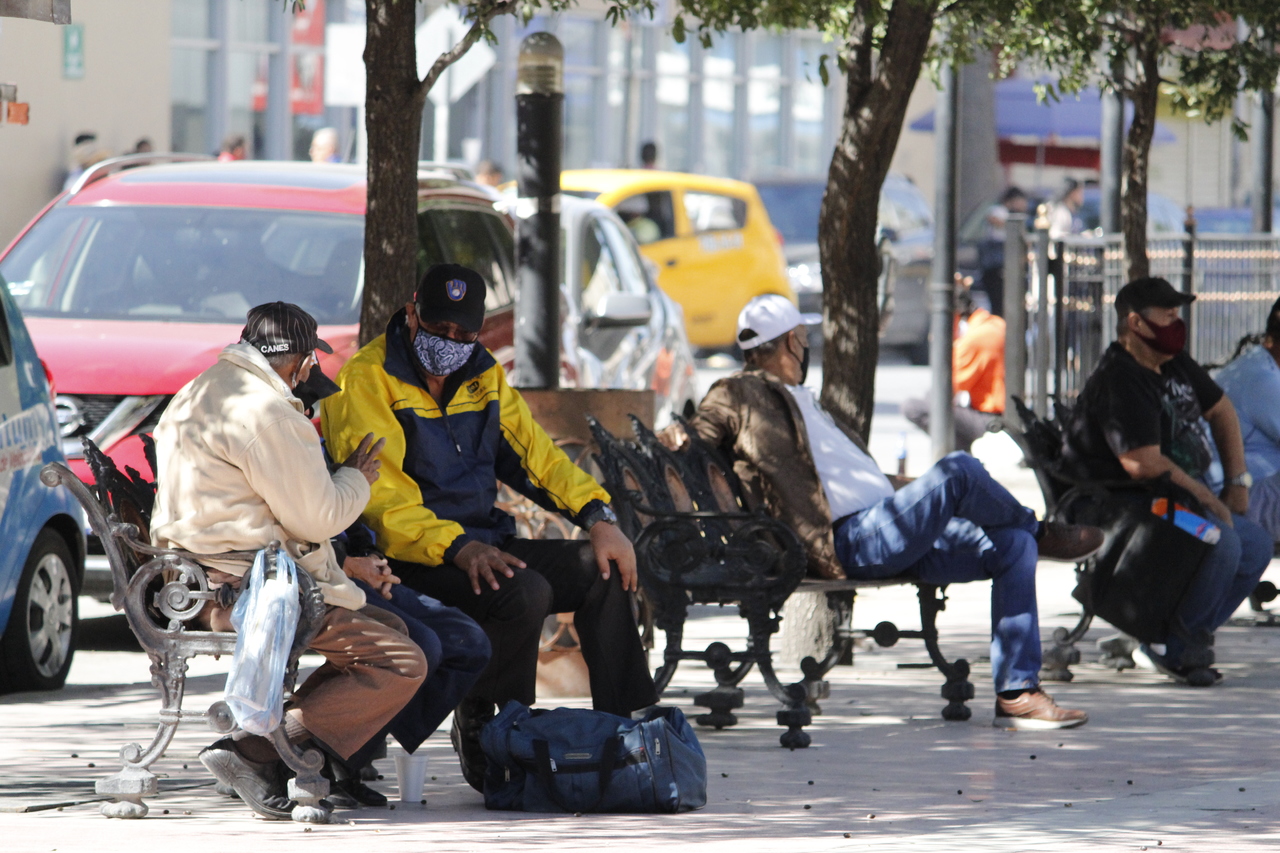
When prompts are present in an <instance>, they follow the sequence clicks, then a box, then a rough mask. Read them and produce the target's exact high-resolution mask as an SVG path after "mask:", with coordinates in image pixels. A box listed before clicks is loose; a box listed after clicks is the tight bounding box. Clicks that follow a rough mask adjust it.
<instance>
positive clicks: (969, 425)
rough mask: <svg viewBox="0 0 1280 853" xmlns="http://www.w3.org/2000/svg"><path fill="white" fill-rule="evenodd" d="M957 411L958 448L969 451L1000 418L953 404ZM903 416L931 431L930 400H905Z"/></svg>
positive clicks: (926, 430)
mask: <svg viewBox="0 0 1280 853" xmlns="http://www.w3.org/2000/svg"><path fill="white" fill-rule="evenodd" d="M951 408H952V411H954V412H955V429H956V450H963V451H964V452H965V453H968V452H969V451H970V449H972V447H973V443H974V442H975V441H977V440H978V439H980V438H982V437H983V436H984V435H986V434H987V433H988V432H990V427H991V424H992V423H993V422H995V421H997V420H999V419H1000V416H999V415H992V414H989V413H987V412H979V411H978V410H977V409H970V408H969V407H967V406H952V407H951ZM902 416H903V417H904V418H906V419H907V420H909V421H911V423H913V424H915V425H916V426H918V427H920V429H922V430H924V431H925V432H928V431H929V401H928V400H916V399H911V400H904V401H903V403H902Z"/></svg>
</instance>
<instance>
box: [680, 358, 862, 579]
mask: <svg viewBox="0 0 1280 853" xmlns="http://www.w3.org/2000/svg"><path fill="white" fill-rule="evenodd" d="M833 420H835V422H836V424H837V425H838V426H839V427H840V429H842V430H844V432H845V434H846V435H848V436H849V438H850V439H851V440H852V441H853V443H854V444H856V445H857V446H858V447H859V448H861V449H862V450H864V451H865V450H866V444H865V443H864V442H863V441H862V438H861V437H860V436H859V435H858V434H857V433H856V432H855V431H854V430H853V429H852V428H851V427H850V426H849V425H848V424H845V423H842V422H841V421H840V419H839V418H836V417H834V415H833ZM689 425H690V427H691V428H692V429H693V430H694V432H696V433H697V434H698V436H699V437H700V438H701V439H702V440H703V441H705V442H707V443H708V444H712V445H715V446H716V447H719V448H720V449H721V450H723V451H724V452H725V453H727V454H729V456H730V457H731V458H732V459H733V460H734V470H735V472H736V473H737V474H738V477H739V478H740V479H741V480H742V482H743V485H744V486H745V487H746V488H747V490H748V492H749V493H750V494H751V495H753V496H754V497H755V498H757V499H759V500H763V503H764V506H765V508H766V509H767V510H768V512H769V514H770V515H772V516H773V517H774V518H776V519H778V520H779V521H781V522H782V523H784V524H786V525H787V526H788V527H790V528H791V529H792V530H794V531H795V532H796V533H797V534H798V535H799V537H800V541H801V542H803V543H804V547H805V551H806V553H807V554H808V557H809V574H810V575H811V576H812V577H819V578H828V579H839V578H843V577H844V576H845V574H844V569H843V568H842V567H841V566H840V561H839V560H838V559H837V558H836V547H835V540H834V538H833V537H832V533H831V509H830V507H829V506H828V505H827V496H826V494H825V493H824V492H823V491H822V481H821V480H820V479H818V471H817V469H816V468H815V467H814V464H813V454H812V452H811V451H810V450H809V434H808V432H807V431H806V430H805V429H804V417H803V416H802V415H801V414H800V409H799V407H798V406H796V401H795V398H793V397H792V396H791V394H790V392H788V391H787V389H786V386H785V385H783V384H782V382H781V381H779V380H778V379H777V378H776V377H774V376H772V375H770V374H768V373H765V372H764V371H762V370H744V371H742V372H740V373H735V374H733V375H732V376H728V377H725V378H724V379H721V380H720V381H719V382H717V383H716V384H715V385H712V386H711V390H710V391H708V392H707V396H706V397H704V398H703V400H702V404H701V405H700V406H698V413H697V414H696V415H695V416H694V417H693V420H691V421H690V422H689Z"/></svg>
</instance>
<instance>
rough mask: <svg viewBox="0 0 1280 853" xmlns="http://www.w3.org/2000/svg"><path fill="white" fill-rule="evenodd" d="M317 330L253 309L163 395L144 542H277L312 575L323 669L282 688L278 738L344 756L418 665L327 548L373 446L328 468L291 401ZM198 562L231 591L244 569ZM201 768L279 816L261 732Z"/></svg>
mask: <svg viewBox="0 0 1280 853" xmlns="http://www.w3.org/2000/svg"><path fill="white" fill-rule="evenodd" d="M316 332H317V329H316V321H315V320H314V319H313V318H312V317H311V316H310V315H309V314H307V313H306V312H305V311H303V310H302V309H301V308H299V307H298V306H296V305H292V304H289V303H285V302H273V303H269V304H266V305H259V306H258V307H256V308H253V309H251V310H250V311H249V315H248V322H247V324H246V325H245V327H244V331H243V332H242V334H241V340H240V342H239V343H236V344H232V345H231V346H228V347H227V348H226V349H224V350H223V351H222V353H221V354H220V355H219V356H218V361H217V363H216V364H214V366H213V367H211V368H209V369H208V370H206V371H205V372H204V373H202V374H200V375H199V376H197V377H196V378H195V379H193V380H191V382H189V383H187V385H186V386H184V387H183V388H182V390H180V391H179V392H178V393H177V394H176V395H175V396H174V398H173V400H172V401H171V402H170V403H169V406H168V408H167V409H166V410H165V413H164V415H163V416H162V417H161V418H160V422H159V424H157V426H156V430H155V439H156V458H157V463H158V464H157V468H158V476H157V486H158V488H157V492H156V502H155V511H154V514H153V516H152V527H151V536H152V540H153V541H154V542H155V544H156V545H158V546H161V547H166V548H182V549H185V550H187V551H193V552H195V553H198V554H210V555H214V554H219V553H222V552H227V551H254V550H258V549H261V548H264V547H266V546H267V545H268V544H269V543H271V542H272V541H278V542H281V543H283V544H284V546H285V547H286V548H287V549H288V551H289V553H290V554H291V555H292V556H293V558H294V559H295V560H296V561H297V563H298V565H299V566H301V567H302V568H304V569H305V570H306V571H307V572H308V574H310V575H311V576H312V577H313V578H314V579H315V580H316V582H317V583H318V585H319V587H320V589H321V591H322V592H323V593H324V599H325V603H326V604H327V605H328V610H327V613H326V615H325V619H324V622H323V623H322V625H321V628H320V631H319V633H318V634H317V636H316V638H315V640H314V641H313V642H312V644H311V649H312V650H313V651H316V652H318V653H320V654H321V655H323V656H324V657H325V659H326V663H325V664H324V665H323V666H321V667H320V668H319V669H318V670H316V671H315V672H314V673H313V674H312V675H311V677H310V678H308V679H307V681H306V682H305V683H304V684H302V685H301V686H300V687H299V688H298V689H297V690H295V691H294V694H293V698H292V700H291V702H290V703H289V705H290V707H289V710H288V711H287V713H286V714H285V722H284V726H285V733H286V735H287V736H288V737H289V740H290V741H292V742H294V743H302V742H304V741H307V740H312V741H314V742H315V744H316V745H317V746H319V747H321V748H322V749H324V750H325V751H326V752H329V753H331V754H334V755H337V756H338V757H339V758H342V759H346V758H348V757H350V756H351V755H352V753H354V752H355V751H356V750H357V749H359V748H360V747H361V746H363V745H364V744H365V742H366V741H368V740H369V739H370V738H371V737H373V736H374V735H376V734H377V733H378V732H380V731H382V730H383V728H384V727H385V726H386V725H387V724H388V723H389V722H390V721H391V719H392V717H394V716H395V714H396V713H397V712H398V711H399V710H400V709H401V708H402V707H404V705H405V704H406V703H407V702H408V701H409V699H410V698H412V697H413V695H414V693H415V692H416V691H417V689H418V686H419V685H420V684H421V683H422V680H423V678H424V677H425V675H426V659H425V657H424V656H423V653H422V650H421V649H419V648H418V646H417V645H416V644H414V643H413V641H412V640H410V639H409V637H408V636H407V633H406V629H405V626H404V623H403V622H401V621H400V620H399V618H398V617H396V616H394V615H392V614H390V613H388V612H387V611H385V610H381V609H379V608H373V607H366V606H365V597H364V593H363V592H362V591H361V590H360V589H359V588H358V587H357V586H356V585H355V584H354V583H352V582H351V580H350V579H349V578H348V577H347V576H346V575H345V574H344V573H343V571H342V569H341V567H340V566H339V565H338V561H337V558H336V556H335V554H334V551H333V546H332V545H330V543H329V540H330V537H332V536H335V535H337V534H338V533H340V532H342V531H343V530H345V529H346V528H347V527H348V526H349V525H350V524H351V523H352V522H354V521H355V520H356V518H358V517H359V515H360V512H361V511H362V510H363V509H364V507H365V504H367V503H368V501H369V486H370V484H371V483H372V482H373V481H374V480H376V479H377V478H378V466H379V462H378V461H377V455H378V452H379V451H380V450H381V449H382V444H383V443H382V441H378V442H377V443H376V444H374V441H373V436H372V434H371V435H368V436H366V437H365V439H364V441H363V442H362V443H361V444H360V446H359V448H357V449H356V451H355V452H354V453H352V454H351V457H350V458H349V459H347V461H346V462H345V463H343V465H342V467H340V468H338V469H337V471H335V472H334V473H333V474H330V473H329V470H328V467H327V466H326V464H325V459H324V454H323V451H322V449H321V446H320V437H319V435H318V434H317V433H316V429H315V427H314V426H313V425H312V423H311V421H310V420H308V419H307V417H306V415H305V414H303V406H302V402H301V401H299V400H298V399H297V398H296V397H295V396H294V394H293V391H294V388H296V387H297V386H298V384H300V383H302V382H305V381H306V380H307V377H308V375H309V374H310V371H311V368H312V366H314V364H315V361H316V357H315V350H316V349H320V350H323V351H325V352H331V350H330V348H329V345H328V344H327V343H325V342H324V341H322V340H320V339H319V338H318V337H317V334H316ZM203 562H205V563H206V565H207V566H209V567H210V568H211V569H212V570H213V571H211V572H210V579H211V580H212V581H214V582H224V583H231V584H233V585H236V586H238V585H239V582H240V577H241V576H243V575H244V573H245V572H246V571H247V570H248V568H249V565H248V564H247V563H244V562H234V561H227V560H218V559H209V560H207V561H203ZM210 624H211V627H213V628H214V629H215V630H231V628H230V624H229V620H228V619H227V613H226V611H219V612H213V613H211V614H210ZM200 760H201V761H202V762H203V763H204V765H205V766H206V767H208V768H209V770H210V771H211V772H212V773H213V774H214V775H215V776H216V777H217V778H218V780H219V781H220V782H222V783H223V784H224V785H229V786H230V787H232V788H234V789H235V790H236V792H237V793H238V794H239V795H240V797H241V799H243V800H244V801H245V803H247V804H248V805H249V806H250V807H251V808H253V810H254V811H256V812H257V813H258V814H260V815H262V816H263V817H266V818H269V819H278V820H279V819H287V818H288V817H289V812H290V810H291V808H292V806H293V804H292V803H291V802H290V801H289V800H288V797H287V796H286V795H285V781H286V780H285V778H284V775H283V772H282V770H283V765H282V763H281V762H279V758H278V756H277V754H276V751H275V748H274V747H273V746H272V745H271V743H270V741H268V740H267V739H266V738H262V737H258V736H254V735H247V734H246V733H245V732H243V731H241V732H237V733H236V734H235V735H233V736H231V737H228V738H223V739H222V740H220V741H218V742H217V743H215V744H213V745H212V746H210V747H208V748H207V749H205V750H204V751H203V752H202V753H201V755H200Z"/></svg>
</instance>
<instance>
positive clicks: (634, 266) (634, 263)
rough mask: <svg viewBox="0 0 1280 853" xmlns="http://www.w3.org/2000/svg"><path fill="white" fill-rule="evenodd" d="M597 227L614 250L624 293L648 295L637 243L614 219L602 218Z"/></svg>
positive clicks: (614, 257)
mask: <svg viewBox="0 0 1280 853" xmlns="http://www.w3.org/2000/svg"><path fill="white" fill-rule="evenodd" d="M597 227H598V228H599V229H600V230H601V231H602V232H603V233H604V235H605V237H606V238H607V239H608V241H609V246H610V248H611V249H612V250H613V259H614V262H615V264H616V265H617V268H618V280H619V283H620V284H621V286H622V289H623V291H625V292H627V293H635V294H639V295H642V296H643V295H645V294H647V293H648V292H649V287H648V285H647V283H646V281H645V276H644V263H643V262H642V261H641V260H640V256H639V254H637V253H636V246H635V243H634V242H632V241H631V240H630V239H628V237H627V235H626V234H624V233H623V231H622V229H621V228H619V227H618V223H617V222H614V221H613V220H612V219H604V218H603V217H602V218H601V219H600V220H599V221H598V226H597Z"/></svg>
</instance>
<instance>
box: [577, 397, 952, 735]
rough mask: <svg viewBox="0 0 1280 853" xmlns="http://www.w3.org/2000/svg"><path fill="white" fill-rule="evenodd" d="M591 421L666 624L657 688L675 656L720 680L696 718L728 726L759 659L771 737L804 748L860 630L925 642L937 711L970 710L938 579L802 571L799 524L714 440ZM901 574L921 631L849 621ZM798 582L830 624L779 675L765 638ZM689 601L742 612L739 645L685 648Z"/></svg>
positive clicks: (610, 485)
mask: <svg viewBox="0 0 1280 853" xmlns="http://www.w3.org/2000/svg"><path fill="white" fill-rule="evenodd" d="M588 420H589V421H590V423H591V430H592V434H593V435H594V437H595V442H596V444H597V446H598V448H599V452H598V454H597V456H596V459H597V462H598V464H599V466H600V470H601V473H602V474H603V478H604V482H605V486H606V488H607V489H608V490H609V493H610V494H611V495H613V498H614V504H615V507H616V510H617V513H618V518H619V523H620V524H621V525H622V528H623V530H624V531H625V532H626V533H627V534H628V535H629V536H630V537H631V538H632V540H633V541H634V542H635V543H636V557H637V560H638V570H639V575H640V582H641V585H642V588H643V590H644V593H645V597H646V598H647V599H648V601H649V603H650V604H651V605H652V608H653V611H654V618H655V624H656V625H657V627H658V628H661V629H662V630H663V631H664V632H665V633H666V638H667V645H666V649H665V650H664V651H663V662H662V665H661V666H660V667H658V669H657V671H656V673H655V675H654V679H655V681H656V682H657V684H658V689H659V690H660V691H661V690H665V689H666V687H667V685H668V684H669V683H670V682H671V677H672V676H673V675H674V674H675V671H676V667H678V666H679V664H680V662H681V661H685V660H698V661H702V662H704V663H705V664H706V665H707V666H709V667H710V668H711V669H712V670H713V672H714V673H715V679H716V687H715V688H714V689H712V690H710V691H708V692H706V693H703V694H700V695H699V696H696V697H695V698H694V704H696V705H701V706H703V707H706V708H708V709H710V712H709V713H707V714H702V715H700V716H699V717H698V718H697V722H698V723H699V724H700V725H704V726H714V727H716V728H717V729H719V728H724V727H725V726H732V725H734V724H735V723H736V722H737V717H736V716H735V715H734V714H733V711H734V709H736V708H740V707H742V704H743V696H744V691H743V689H742V688H741V687H740V686H739V685H740V684H741V683H742V680H743V679H744V678H746V676H747V674H748V673H750V671H751V669H752V668H753V667H758V668H759V670H760V674H761V675H762V676H763V678H764V681H765V684H766V685H767V686H768V688H769V692H770V693H772V694H773V695H774V696H775V697H776V698H777V699H778V701H779V702H781V703H782V706H783V707H782V709H781V710H779V711H778V712H777V720H778V725H780V726H785V727H786V729H787V730H786V731H785V732H783V733H782V735H781V737H780V738H779V740H780V741H781V743H782V745H783V746H785V747H788V748H790V749H796V748H800V747H807V746H808V745H809V743H810V737H809V734H808V733H807V732H805V731H804V730H803V729H804V726H806V725H809V724H810V723H811V722H812V721H813V717H812V715H813V714H814V713H821V709H820V707H819V705H818V702H819V700H821V699H825V698H826V697H827V696H828V695H829V692H830V687H829V685H828V683H827V681H826V680H825V676H826V674H827V673H828V672H829V671H830V670H831V668H832V667H833V666H835V665H836V664H837V663H839V662H840V661H841V660H844V659H846V658H847V657H848V656H849V655H850V653H851V652H852V649H853V643H854V642H855V640H856V639H858V638H859V637H863V636H867V635H870V636H871V637H873V638H874V639H875V641H876V642H877V643H878V644H880V645H882V646H891V645H893V644H894V643H896V642H897V641H898V640H899V639H903V638H910V639H919V640H923V641H924V644H925V647H926V648H927V649H928V652H929V657H930V659H931V660H932V662H933V664H934V665H935V666H936V667H937V668H938V669H939V670H940V671H941V672H942V674H943V675H944V676H945V677H946V682H945V683H944V684H943V686H942V696H943V698H944V699H946V700H947V705H946V706H945V707H944V708H943V709H942V716H943V719H947V720H967V719H969V715H970V713H971V712H970V709H969V708H968V706H966V705H965V704H964V703H965V702H966V701H968V700H969V699H972V698H973V685H972V684H971V683H970V682H969V663H968V661H966V660H964V659H963V658H962V659H959V660H956V661H948V660H947V659H946V658H945V657H944V656H943V655H942V652H941V650H940V649H939V647H938V631H937V627H936V618H937V615H938V613H939V612H940V611H941V610H943V609H944V608H945V607H946V596H945V594H944V590H945V588H942V587H938V586H934V585H932V584H924V583H919V582H917V581H916V580H915V579H914V578H911V577H908V576H901V577H896V578H891V579H888V580H881V581H852V580H841V581H820V580H809V579H806V578H805V571H806V561H805V555H804V549H803V546H802V545H801V543H800V541H799V539H798V538H797V537H796V535H795V533H794V532H792V531H791V530H790V529H789V528H788V527H787V526H786V525H784V524H782V523H781V522H778V521H776V520H775V519H773V518H771V517H769V516H768V515H766V514H765V513H764V512H763V511H762V510H756V511H752V510H750V509H748V504H747V502H746V498H745V493H744V491H743V488H742V485H741V483H740V482H739V481H738V478H737V477H736V476H735V475H734V473H733V468H732V466H731V465H729V464H728V463H727V461H726V460H725V459H724V458H723V457H722V456H721V455H720V454H719V453H718V452H717V451H716V450H715V449H714V448H711V447H709V446H707V445H706V444H705V443H704V442H701V441H699V440H697V439H696V438H692V439H691V441H690V443H689V446H688V447H687V448H685V449H682V450H681V451H679V452H672V451H670V450H668V449H667V448H666V447H664V446H663V445H662V444H661V443H660V442H659V441H658V438H657V436H656V435H654V433H653V432H652V431H650V430H649V429H648V428H646V427H645V426H644V425H643V424H642V423H641V422H640V421H639V420H638V419H636V418H632V428H633V430H634V432H635V440H634V441H622V440H619V439H618V438H616V437H615V436H614V435H613V434H611V433H610V432H609V431H608V430H606V429H604V428H603V427H602V426H601V425H600V424H599V422H597V421H596V420H594V419H593V418H590V417H589V418H588ZM902 584H914V585H915V586H916V587H917V588H918V595H919V599H920V622H921V628H920V630H918V631H901V630H899V629H898V627H897V626H896V625H894V624H893V623H891V622H881V623H880V624H879V625H877V626H876V627H875V629H874V630H872V631H868V632H862V631H855V630H853V629H852V627H851V624H850V623H851V620H852V616H853V601H854V597H855V596H856V594H857V591H858V590H859V589H863V588H867V587H882V586H893V585H902ZM797 589H804V590H806V591H811V592H816V593H821V594H824V595H825V596H826V599H827V603H828V607H829V609H830V611H831V612H832V613H833V614H834V621H835V623H836V624H835V626H834V627H835V630H834V631H833V638H832V640H831V643H830V647H829V648H828V649H827V651H826V653H825V654H824V655H823V656H822V658H821V660H819V659H817V658H815V657H814V656H807V657H805V658H804V660H803V661H801V664H800V669H801V672H802V675H803V677H802V678H801V680H800V681H798V682H795V683H793V684H783V683H782V682H781V681H780V680H779V678H778V675H777V672H776V671H775V670H774V667H773V657H772V652H771V651H770V648H769V644H770V637H771V636H772V635H773V634H774V633H776V632H777V631H778V628H779V625H780V623H781V619H782V617H781V611H782V607H783V605H784V604H785V603H786V601H787V599H788V597H789V596H791V595H792V594H793V593H794V592H795V591H796V590H797ZM693 604H720V605H725V604H736V605H737V606H738V612H739V614H740V615H741V616H742V618H743V619H745V620H746V622H747V643H746V648H745V649H743V650H741V651H734V650H732V649H730V648H729V646H727V645H726V644H724V643H720V642H716V643H712V644H711V645H709V646H708V647H707V648H706V650H705V651H700V652H699V651H689V650H686V649H685V648H684V646H683V637H684V623H685V620H686V618H687V615H688V609H689V606H690V605H693Z"/></svg>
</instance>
